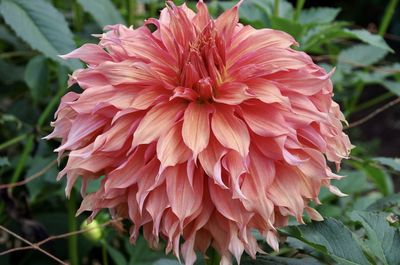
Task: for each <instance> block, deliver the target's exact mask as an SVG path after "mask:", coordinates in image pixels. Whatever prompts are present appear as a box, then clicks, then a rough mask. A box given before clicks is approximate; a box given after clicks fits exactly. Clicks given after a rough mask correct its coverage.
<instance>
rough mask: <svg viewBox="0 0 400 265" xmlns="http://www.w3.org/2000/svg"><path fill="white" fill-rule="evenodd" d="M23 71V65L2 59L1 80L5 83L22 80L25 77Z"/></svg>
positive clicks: (0, 62)
mask: <svg viewBox="0 0 400 265" xmlns="http://www.w3.org/2000/svg"><path fill="white" fill-rule="evenodd" d="M23 72H24V68H23V67H21V66H17V65H14V64H11V63H8V62H6V61H4V60H0V80H1V81H2V82H3V83H4V84H6V85H10V84H13V83H15V82H17V81H21V80H22V79H23V76H22V73H23Z"/></svg>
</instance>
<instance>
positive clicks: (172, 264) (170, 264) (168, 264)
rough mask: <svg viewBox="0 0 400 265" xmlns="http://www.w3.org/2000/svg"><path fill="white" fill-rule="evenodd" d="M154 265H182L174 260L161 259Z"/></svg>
mask: <svg viewBox="0 0 400 265" xmlns="http://www.w3.org/2000/svg"><path fill="white" fill-rule="evenodd" d="M153 265H181V263H179V262H178V261H177V260H173V259H159V260H157V261H156V262H154V263H153Z"/></svg>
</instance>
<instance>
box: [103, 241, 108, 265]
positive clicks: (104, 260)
mask: <svg viewBox="0 0 400 265" xmlns="http://www.w3.org/2000/svg"><path fill="white" fill-rule="evenodd" d="M101 255H102V259H103V265H108V258H107V243H106V241H105V240H102V241H101Z"/></svg>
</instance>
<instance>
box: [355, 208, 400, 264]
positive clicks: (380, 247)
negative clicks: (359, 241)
mask: <svg viewBox="0 0 400 265" xmlns="http://www.w3.org/2000/svg"><path fill="white" fill-rule="evenodd" d="M349 216H350V218H351V219H352V220H353V221H358V222H360V223H361V224H362V226H363V227H364V228H365V230H366V232H367V235H368V239H367V240H366V243H367V245H368V247H369V249H370V250H371V252H372V253H373V255H374V256H375V257H377V258H378V259H379V260H380V261H381V262H382V263H383V264H385V265H396V264H398V262H399V261H400V251H399V250H400V233H399V231H398V230H397V229H395V228H394V227H391V226H390V225H389V223H388V222H387V221H386V217H387V216H388V213H373V212H364V211H353V212H351V213H350V215H349Z"/></svg>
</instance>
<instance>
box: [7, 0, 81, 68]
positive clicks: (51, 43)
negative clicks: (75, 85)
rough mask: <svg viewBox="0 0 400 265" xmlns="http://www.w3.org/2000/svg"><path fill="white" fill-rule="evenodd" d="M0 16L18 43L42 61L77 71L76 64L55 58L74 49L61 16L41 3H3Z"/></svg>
mask: <svg viewBox="0 0 400 265" xmlns="http://www.w3.org/2000/svg"><path fill="white" fill-rule="evenodd" d="M0 13H1V14H2V15H3V17H4V20H5V22H6V23H7V24H8V25H9V26H10V27H11V28H12V29H13V30H14V31H15V33H16V34H17V35H18V37H20V38H21V39H22V40H24V41H25V42H27V43H28V44H29V45H30V46H31V47H32V48H33V49H35V50H38V51H40V52H42V53H43V54H44V55H45V56H46V57H48V58H50V59H53V60H55V61H57V62H59V63H61V64H64V65H66V66H68V67H69V68H70V69H71V70H74V69H76V68H78V67H80V63H78V61H66V60H62V59H61V58H59V57H58V55H60V54H66V53H68V52H70V51H72V50H73V49H74V48H75V44H74V41H73V36H72V33H71V31H70V30H69V28H68V24H67V22H66V21H65V19H64V16H63V15H62V14H61V13H60V12H58V11H57V9H55V8H54V7H53V6H52V5H51V4H50V2H48V1H44V0H35V1H32V0H3V1H2V2H1V4H0Z"/></svg>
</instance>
